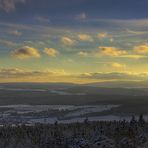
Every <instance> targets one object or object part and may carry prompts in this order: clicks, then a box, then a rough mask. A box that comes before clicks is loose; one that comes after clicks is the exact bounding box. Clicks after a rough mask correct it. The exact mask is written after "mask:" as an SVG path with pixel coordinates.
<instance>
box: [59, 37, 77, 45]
mask: <svg viewBox="0 0 148 148" xmlns="http://www.w3.org/2000/svg"><path fill="white" fill-rule="evenodd" d="M61 42H62V43H63V44H65V45H68V46H71V45H74V44H75V40H73V39H71V38H69V37H62V38H61Z"/></svg>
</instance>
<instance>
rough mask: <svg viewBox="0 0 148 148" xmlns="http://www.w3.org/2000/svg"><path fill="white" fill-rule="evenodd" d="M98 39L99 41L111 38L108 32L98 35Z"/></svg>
mask: <svg viewBox="0 0 148 148" xmlns="http://www.w3.org/2000/svg"><path fill="white" fill-rule="evenodd" d="M97 37H98V38H99V39H102V38H107V37H110V36H109V35H108V34H107V33H106V32H104V33H103V32H102V33H98V35H97Z"/></svg>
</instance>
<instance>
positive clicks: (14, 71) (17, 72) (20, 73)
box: [0, 68, 69, 78]
mask: <svg viewBox="0 0 148 148" xmlns="http://www.w3.org/2000/svg"><path fill="white" fill-rule="evenodd" d="M68 75H69V74H68V73H66V72H65V71H64V70H63V69H59V70H50V69H45V70H30V69H20V68H0V78H45V77H48V78H50V77H64V76H68Z"/></svg>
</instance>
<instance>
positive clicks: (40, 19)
mask: <svg viewBox="0 0 148 148" xmlns="http://www.w3.org/2000/svg"><path fill="white" fill-rule="evenodd" d="M34 19H35V20H36V21H38V22H40V23H50V20H49V19H48V18H46V17H41V16H37V17H35V18H34Z"/></svg>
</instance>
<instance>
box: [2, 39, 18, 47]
mask: <svg viewBox="0 0 148 148" xmlns="http://www.w3.org/2000/svg"><path fill="white" fill-rule="evenodd" d="M0 45H2V46H6V47H13V46H16V43H14V42H12V41H8V40H0Z"/></svg>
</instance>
